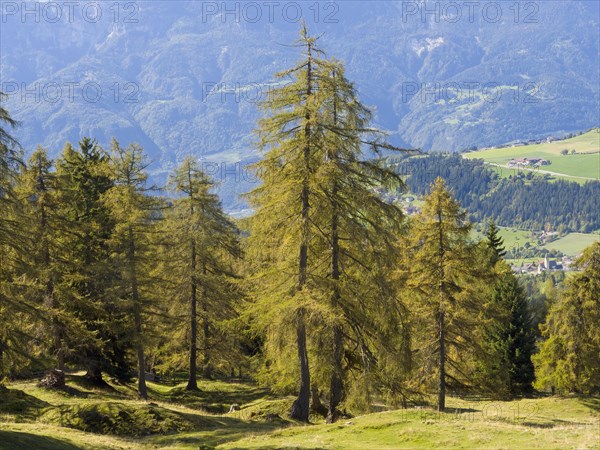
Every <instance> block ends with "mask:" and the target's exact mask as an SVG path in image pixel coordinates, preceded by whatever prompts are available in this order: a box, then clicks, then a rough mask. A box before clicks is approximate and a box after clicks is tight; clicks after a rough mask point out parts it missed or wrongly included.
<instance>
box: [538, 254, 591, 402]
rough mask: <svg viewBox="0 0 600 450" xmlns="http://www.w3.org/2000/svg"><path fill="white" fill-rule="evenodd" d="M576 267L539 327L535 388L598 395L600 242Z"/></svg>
mask: <svg viewBox="0 0 600 450" xmlns="http://www.w3.org/2000/svg"><path fill="white" fill-rule="evenodd" d="M575 267H577V268H579V269H580V270H581V271H580V272H579V273H577V274H575V275H574V276H573V277H572V278H571V279H569V280H567V282H566V288H565V289H564V290H563V291H562V292H561V293H560V295H559V298H558V300H557V301H556V303H554V304H553V305H552V306H551V307H550V311H549V312H548V316H547V318H546V322H545V323H544V324H542V326H541V329H542V337H543V338H544V339H545V340H544V341H543V342H542V344H541V346H540V351H539V353H538V354H536V355H534V357H533V359H534V364H535V369H536V382H535V387H536V388H537V389H540V390H542V389H545V390H551V391H552V392H560V393H568V392H575V393H579V394H584V395H593V394H598V393H599V392H600V358H598V355H600V333H598V324H599V323H600V295H599V293H600V242H596V243H594V244H592V245H591V246H590V247H588V248H587V249H585V250H584V252H583V254H582V255H581V257H580V258H579V259H578V260H577V261H576V266H575Z"/></svg>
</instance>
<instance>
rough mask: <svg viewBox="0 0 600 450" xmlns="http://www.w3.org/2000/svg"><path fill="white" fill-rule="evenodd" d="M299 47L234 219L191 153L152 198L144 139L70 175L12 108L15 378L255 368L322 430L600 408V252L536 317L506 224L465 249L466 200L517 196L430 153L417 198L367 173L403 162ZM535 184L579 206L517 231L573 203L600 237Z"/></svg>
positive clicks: (344, 83) (5, 273)
mask: <svg viewBox="0 0 600 450" xmlns="http://www.w3.org/2000/svg"><path fill="white" fill-rule="evenodd" d="M297 45H298V48H299V49H300V50H301V52H302V56H301V59H300V60H299V62H298V64H297V65H296V66H294V67H292V68H290V69H289V70H287V71H285V72H283V73H280V74H277V76H278V77H279V78H284V77H285V78H286V79H290V80H292V81H291V82H290V83H287V84H281V85H279V86H278V87H277V89H274V90H273V91H272V93H271V95H270V96H269V98H268V99H266V100H265V101H264V102H263V104H262V108H263V110H262V111H263V119H261V121H260V122H259V124H258V135H257V145H258V147H259V149H260V150H261V154H262V159H261V160H260V161H259V162H257V163H256V164H255V165H254V167H253V169H254V170H255V172H256V174H257V176H258V177H259V178H260V179H261V181H262V183H261V184H260V186H258V187H256V189H254V190H253V191H251V192H249V193H248V194H247V198H248V201H249V202H250V203H251V205H252V207H253V211H254V213H253V215H252V216H250V217H248V218H245V219H243V220H241V221H237V222H236V221H233V220H232V219H231V218H229V217H228V216H227V215H226V214H225V213H224V212H223V210H222V208H221V204H220V202H219V199H218V198H217V196H216V195H215V194H214V192H213V188H214V186H213V182H212V181H211V180H210V179H209V178H208V177H207V176H206V174H204V173H203V172H202V171H201V168H200V166H199V164H198V162H197V161H195V160H194V159H192V158H187V159H185V160H183V162H182V163H181V164H180V165H179V167H178V168H177V169H176V170H175V171H173V173H172V174H171V177H170V181H169V184H168V186H166V187H156V186H152V185H149V183H148V175H147V168H148V164H149V163H148V161H147V158H146V156H145V153H144V149H143V148H141V147H140V146H138V145H136V144H133V143H132V144H129V145H126V146H123V145H121V144H120V143H119V142H117V141H114V140H113V142H112V144H111V147H110V149H106V150H105V149H103V148H101V146H100V145H98V143H96V142H95V141H94V140H93V139H92V138H83V139H82V140H81V141H80V142H79V144H78V145H75V146H73V145H71V144H69V143H67V144H66V145H65V147H64V149H63V150H62V153H61V154H60V156H59V157H58V158H56V159H55V160H52V159H50V158H49V157H48V152H47V150H46V149H44V148H41V147H40V148H38V149H36V150H35V151H33V152H32V153H30V155H29V157H28V158H24V157H23V154H24V152H22V151H21V150H20V149H19V146H18V143H17V142H16V141H15V140H14V139H13V137H12V135H11V133H13V131H12V128H13V127H14V126H16V125H18V124H17V123H15V122H14V121H13V120H12V119H11V116H10V114H9V112H8V111H6V110H4V109H1V110H0V120H1V123H2V128H1V132H0V144H1V147H0V170H1V171H2V177H1V178H0V183H1V185H0V208H1V211H0V322H1V323H2V324H3V326H2V327H1V328H0V380H1V379H4V378H5V377H6V378H9V379H10V378H18V377H25V376H31V375H36V374H38V373H42V372H46V376H45V378H44V380H43V383H44V384H45V385H48V386H51V387H60V386H61V385H62V384H63V383H64V372H65V371H68V370H75V369H77V370H85V371H86V377H87V378H88V380H89V381H90V382H92V383H96V384H102V383H103V382H104V380H105V378H104V377H106V376H110V377H112V378H115V379H116V380H121V381H127V380H130V379H132V378H135V379H136V380H137V389H138V393H139V396H140V397H141V398H142V399H148V390H147V387H146V378H147V377H155V376H157V374H158V375H159V376H163V377H169V376H175V375H177V374H182V373H184V374H185V375H186V377H187V379H188V383H187V389H189V390H195V389H198V386H197V379H198V378H199V377H203V378H213V377H225V376H229V375H230V374H231V373H233V372H235V371H238V373H239V372H240V371H243V372H244V373H245V374H246V375H249V376H252V377H253V378H254V379H255V380H257V381H258V382H259V383H262V384H264V385H267V386H269V387H270V388H271V389H272V390H274V391H277V392H285V393H293V394H294V395H296V396H297V397H296V400H295V401H294V403H293V405H292V408H291V411H290V416H291V417H293V418H295V419H298V420H301V421H307V420H308V419H309V414H311V411H313V412H317V413H319V414H322V415H323V416H324V417H326V418H327V421H328V422H334V421H336V420H338V419H339V418H340V416H342V415H343V414H344V413H345V412H348V411H350V412H357V411H365V410H369V408H370V407H371V405H372V404H373V402H374V399H375V398H378V399H382V398H383V399H384V401H386V402H387V403H388V404H392V405H398V404H406V403H407V402H412V401H416V400H421V401H422V400H423V399H425V400H429V401H431V402H432V403H434V404H436V405H437V408H438V409H439V410H440V411H443V410H444V409H445V399H446V395H447V394H448V393H455V392H475V393H485V394H486V395H490V396H494V397H498V398H512V397H515V396H521V395H527V394H530V393H532V392H533V390H534V388H537V389H540V390H548V391H549V390H557V391H559V392H578V393H583V394H590V393H597V392H598V391H599V390H600V367H599V361H598V358H597V356H598V354H599V353H600V335H599V334H598V333H597V330H596V329H595V326H596V324H597V323H598V322H599V321H600V304H599V300H598V297H597V293H598V292H599V291H600V244H595V245H594V246H592V247H590V248H588V249H587V250H586V251H585V252H584V254H583V255H582V257H581V258H580V260H579V261H578V263H577V264H578V267H579V272H577V273H576V274H574V275H573V276H572V277H570V278H569V279H568V280H567V281H565V282H564V287H561V288H557V287H556V285H555V284H556V282H558V280H553V281H552V280H551V281H550V284H551V286H550V285H548V286H546V288H545V292H544V297H540V296H538V297H536V298H535V302H533V301H532V298H531V297H530V296H529V295H528V294H530V292H528V290H527V289H529V287H531V283H530V284H527V283H525V284H523V283H520V282H519V280H518V278H517V277H516V275H514V274H513V273H512V272H511V270H510V268H509V267H508V265H507V264H506V263H505V262H504V261H503V259H502V257H503V256H504V254H505V251H504V248H503V243H502V240H501V239H500V238H499V237H498V230H497V228H496V225H495V224H494V223H493V222H490V223H489V224H488V227H487V237H486V239H484V240H482V241H481V242H472V240H471V238H470V230H471V223H470V222H469V220H468V217H467V215H468V213H467V211H466V210H465V209H463V208H462V206H461V204H460V203H461V202H462V203H463V205H464V206H467V207H468V208H472V209H471V210H470V214H475V215H476V214H480V213H479V211H480V209H479V208H480V207H479V206H477V202H487V201H488V200H487V199H485V198H483V195H484V191H485V190H489V191H491V193H490V194H489V195H490V196H491V197H493V196H494V195H499V196H502V197H503V198H504V196H506V198H509V197H508V196H509V195H511V196H512V202H514V201H515V199H517V198H518V197H517V194H516V192H520V191H514V192H515V193H514V194H509V192H513V191H509V189H511V187H513V189H517V190H518V189H519V186H521V184H520V183H521V182H518V183H517V182H514V181H513V182H510V181H506V182H503V181H500V182H499V181H498V180H496V179H494V178H492V177H491V175H489V173H488V172H487V171H486V170H485V169H484V168H482V167H480V165H479V163H477V162H465V164H471V165H472V170H471V169H470V170H469V171H465V170H462V169H461V168H460V167H462V166H456V173H455V174H453V173H447V172H444V170H446V169H445V168H448V167H450V168H452V167H454V166H452V165H448V164H446V163H445V162H444V161H447V159H445V157H442V156H430V157H425V158H421V159H418V160H417V161H418V163H417V164H416V165H415V166H414V170H413V172H412V175H411V177H410V178H408V180H407V182H406V184H405V182H404V181H403V177H402V176H401V175H399V174H398V173H397V171H395V170H392V169H391V168H390V167H386V166H385V165H384V164H382V163H381V161H383V158H375V159H373V158H369V157H367V155H370V154H371V153H372V152H375V153H376V154H380V153H383V152H384V151H401V150H400V149H394V148H393V146H391V145H389V144H388V143H387V142H386V141H385V135H384V134H383V133H381V132H379V131H378V130H376V129H374V128H373V127H372V125H371V112H370V111H369V110H368V109H367V108H366V107H364V106H363V105H362V104H361V103H360V101H359V99H358V97H357V93H356V90H355V88H354V86H353V84H352V82H351V81H350V80H348V79H347V78H346V75H345V72H344V67H343V65H342V64H341V63H340V62H339V61H336V60H334V59H326V58H325V57H324V56H323V52H322V51H321V50H320V49H318V47H317V39H315V38H313V37H311V36H309V35H308V34H307V32H306V30H303V32H302V34H301V36H300V39H299V41H298V42H297ZM367 148H368V149H369V151H368V152H367V150H366V149H367ZM24 159H26V160H25V161H24ZM421 161H422V164H423V166H421ZM432 164H438V166H437V167H439V168H440V171H441V173H434V172H435V171H434V170H432V167H434V166H433V165H432ZM478 171H479V172H480V173H481V177H476V176H473V174H474V173H479V172H478ZM466 172H468V175H469V176H466V175H465V173H466ZM486 177H487V178H486ZM444 179H446V181H445V180H444ZM457 180H463V181H459V182H457ZM504 183H506V184H504ZM494 184H496V185H495V186H494ZM536 185H538V183H534V184H532V185H531V186H530V187H528V189H538V188H535V187H534V186H536ZM417 186H418V189H421V191H420V192H423V193H425V190H427V194H426V195H425V196H424V205H423V208H422V210H421V212H420V213H419V214H417V215H415V216H414V217H412V218H410V220H409V218H407V217H406V216H404V215H403V213H402V210H401V209H399V208H398V207H397V206H395V205H393V204H390V203H388V202H386V201H384V200H383V199H382V198H381V196H380V194H379V192H380V189H381V188H382V187H383V188H385V189H387V190H388V191H402V190H405V189H407V188H408V189H410V190H412V191H417ZM539 186H540V187H539V189H540V192H541V191H542V190H543V189H558V190H562V189H564V192H563V191H560V192H561V194H560V195H561V196H564V198H565V199H568V200H569V201H565V202H564V203H565V205H563V204H562V203H561V202H559V201H558V200H559V199H558V198H557V201H556V203H553V202H549V201H546V202H537V203H532V204H529V205H528V208H531V212H532V214H533V215H532V216H531V217H529V216H527V217H525V216H522V218H521V220H523V221H528V220H530V221H532V222H531V223H533V221H535V220H539V223H540V224H541V225H543V224H545V223H547V222H548V220H550V219H548V217H554V216H550V214H562V212H559V209H556V210H555V209H553V208H554V206H553V205H554V204H555V205H556V208H561V207H563V206H566V204H568V207H569V208H572V212H573V214H574V211H579V212H580V217H579V218H578V219H577V220H579V222H577V223H578V225H577V227H582V226H587V225H588V224H589V225H590V226H591V224H592V218H591V212H590V207H589V206H587V204H586V203H585V202H584V201H583V200H582V203H581V204H577V203H575V202H574V201H573V200H572V198H571V197H569V195H570V194H568V192H574V191H569V189H575V187H571V185H570V184H569V183H554V184H551V183H539ZM451 187H452V189H451ZM165 189H167V190H168V191H169V194H168V195H165V194H164V190H165ZM577 189H581V190H585V189H589V190H590V192H594V190H596V191H597V189H598V186H597V184H596V185H594V184H589V185H584V186H581V187H578V188H577ZM452 191H454V195H456V196H457V198H455V197H454V196H453V193H452ZM469 192H471V194H469ZM557 192H558V191H557ZM475 193H476V194H475ZM580 197H581V194H578V196H577V198H580ZM499 198H500V197H499ZM499 198H498V199H497V200H495V201H496V202H498V201H499ZM561 198H562V197H561ZM573 198H574V197H573ZM594 198H598V196H597V195H596V196H594V195H592V194H590V195H589V196H588V200H589V201H590V202H593V199H594ZM490 201H491V202H492V203H490V205H492V204H494V201H492V200H490ZM512 202H511V203H512ZM506 203H508V202H506ZM535 205H537V206H539V211H537V212H536V210H535V208H533V206H535ZM490 211H494V212H493V213H492V214H491V215H492V216H494V217H496V216H497V218H498V220H499V221H500V222H501V223H502V221H504V220H508V219H506V218H505V217H503V216H502V210H499V212H495V211H496V210H492V209H491V207H490ZM544 211H546V212H544ZM547 211H550V212H547ZM560 211H562V210H560ZM519 214H523V213H519ZM597 219H598V218H597V217H596V218H595V220H597ZM574 220H575V219H574ZM584 224H585V225H584ZM578 229H579V228H578ZM534 290H535V289H533V288H532V291H534ZM550 298H551V299H552V300H551V301H549V300H548V299H550ZM581 318H585V320H581ZM538 324H539V325H540V327H538V326H537V325H538ZM323 403H324V404H323Z"/></svg>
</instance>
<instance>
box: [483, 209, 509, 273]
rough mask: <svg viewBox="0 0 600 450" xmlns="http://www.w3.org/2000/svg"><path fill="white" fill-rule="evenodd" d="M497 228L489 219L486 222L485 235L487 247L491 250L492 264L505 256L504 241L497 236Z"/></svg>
mask: <svg viewBox="0 0 600 450" xmlns="http://www.w3.org/2000/svg"><path fill="white" fill-rule="evenodd" d="M498 232H499V230H498V227H497V226H496V223H495V222H494V221H493V220H491V219H490V221H489V222H488V228H487V231H486V233H485V236H486V238H487V245H488V247H489V248H490V249H491V250H492V252H493V253H492V262H493V263H496V262H497V261H499V260H500V259H502V257H504V255H506V249H505V248H504V239H502V237H500V236H499V235H498Z"/></svg>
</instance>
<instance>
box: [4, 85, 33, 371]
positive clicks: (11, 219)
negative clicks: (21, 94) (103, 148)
mask: <svg viewBox="0 0 600 450" xmlns="http://www.w3.org/2000/svg"><path fill="white" fill-rule="evenodd" d="M4 98H5V94H4V93H2V92H0V102H1V101H2V100H3V99H4ZM18 125H19V122H17V121H16V120H15V119H13V118H12V117H11V115H10V113H9V112H8V111H7V110H6V109H5V108H3V107H2V106H1V104H0V322H2V323H3V324H4V326H3V327H1V328H0V379H2V378H3V377H4V376H5V375H7V374H8V372H9V369H10V368H16V367H18V364H17V361H21V362H22V363H26V361H27V355H26V352H23V351H22V350H21V349H23V348H26V346H27V343H28V342H29V341H30V337H29V336H27V334H26V333H24V331H23V329H22V327H21V325H20V323H19V318H20V317H22V316H23V315H24V316H25V317H26V318H27V319H28V321H29V322H33V321H34V320H33V316H32V312H33V311H35V307H34V305H33V304H31V303H30V302H28V301H27V299H26V298H23V297H21V298H19V295H18V293H17V292H16V291H15V289H14V286H13V280H14V279H15V277H16V276H17V274H16V273H15V264H14V263H15V258H16V256H17V254H19V253H22V252H24V251H25V250H24V246H23V244H24V239H23V236H22V233H19V229H20V225H21V219H20V216H19V208H18V203H19V202H18V201H17V199H16V197H15V194H14V187H15V186H14V185H15V180H16V178H17V176H18V173H19V171H20V169H21V168H22V167H23V162H22V160H21V154H20V153H21V152H20V145H19V143H18V142H17V140H16V139H15V138H14V137H13V136H12V135H11V129H14V128H16V127H17V126H18ZM33 315H36V314H35V313H34V314H33Z"/></svg>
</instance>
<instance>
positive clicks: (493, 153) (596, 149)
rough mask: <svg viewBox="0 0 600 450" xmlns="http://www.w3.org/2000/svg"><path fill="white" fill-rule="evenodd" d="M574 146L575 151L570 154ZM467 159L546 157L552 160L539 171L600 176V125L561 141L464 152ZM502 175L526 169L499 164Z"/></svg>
mask: <svg viewBox="0 0 600 450" xmlns="http://www.w3.org/2000/svg"><path fill="white" fill-rule="evenodd" d="M563 150H568V151H569V154H568V155H561V151H563ZM572 150H574V151H575V154H570V153H571V151H572ZM463 156H464V157H465V158H468V159H483V160H485V161H486V162H488V163H492V164H498V165H500V166H505V165H506V164H507V163H508V162H509V161H510V160H511V159H513V158H544V159H547V160H549V161H550V162H551V165H549V166H542V167H540V168H539V170H540V171H545V172H552V173H553V174H556V175H557V176H559V177H560V175H563V176H568V177H576V178H569V179H571V180H576V179H577V178H579V179H581V180H582V181H585V180H586V179H599V180H600V129H598V128H597V129H594V130H591V131H589V132H587V133H584V134H581V135H579V136H575V137H573V138H570V139H565V140H561V141H553V142H546V143H542V144H533V145H524V146H521V147H506V148H495V149H487V150H479V151H475V152H469V153H465V154H464V155H463ZM499 169H501V170H502V174H503V175H507V176H508V174H513V173H515V172H516V171H518V170H520V171H523V169H508V168H505V167H501V168H499Z"/></svg>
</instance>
